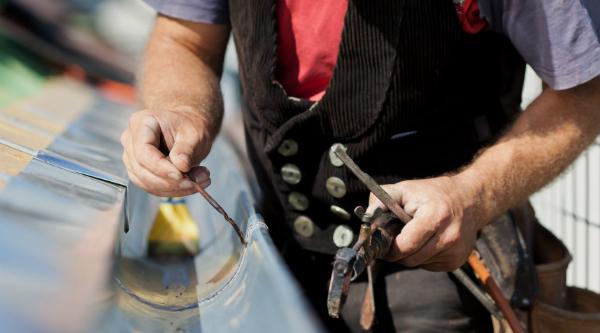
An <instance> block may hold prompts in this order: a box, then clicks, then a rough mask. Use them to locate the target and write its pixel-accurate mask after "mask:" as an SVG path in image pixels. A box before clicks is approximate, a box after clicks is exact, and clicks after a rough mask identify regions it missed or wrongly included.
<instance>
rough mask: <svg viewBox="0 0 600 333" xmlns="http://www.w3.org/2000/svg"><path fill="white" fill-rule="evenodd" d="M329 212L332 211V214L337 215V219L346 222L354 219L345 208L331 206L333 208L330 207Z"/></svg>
mask: <svg viewBox="0 0 600 333" xmlns="http://www.w3.org/2000/svg"><path fill="white" fill-rule="evenodd" d="M329 210H331V212H332V213H333V214H335V215H336V216H337V217H339V218H341V219H344V220H346V221H347V220H350V219H351V218H352V215H350V213H348V211H346V210H345V209H344V208H342V207H340V206H336V205H331V207H329Z"/></svg>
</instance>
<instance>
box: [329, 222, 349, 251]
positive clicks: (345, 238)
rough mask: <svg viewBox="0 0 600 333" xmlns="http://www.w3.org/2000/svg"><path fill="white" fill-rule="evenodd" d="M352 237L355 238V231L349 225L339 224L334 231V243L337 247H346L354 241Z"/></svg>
mask: <svg viewBox="0 0 600 333" xmlns="http://www.w3.org/2000/svg"><path fill="white" fill-rule="evenodd" d="M352 239H354V232H352V229H350V227H349V226H347V225H343V224H341V225H338V226H337V228H335V230H334V231H333V243H334V244H335V245H336V246H337V247H345V246H348V245H350V243H352Z"/></svg>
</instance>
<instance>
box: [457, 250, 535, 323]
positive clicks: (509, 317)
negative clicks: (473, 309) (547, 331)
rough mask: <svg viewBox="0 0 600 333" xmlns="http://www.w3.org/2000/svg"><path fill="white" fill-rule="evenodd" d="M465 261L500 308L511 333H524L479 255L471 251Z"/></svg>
mask: <svg viewBox="0 0 600 333" xmlns="http://www.w3.org/2000/svg"><path fill="white" fill-rule="evenodd" d="M467 261H468V263H469V265H470V266H471V268H473V271H474V272H475V274H476V275H477V277H478V278H479V280H480V281H481V283H482V284H483V286H484V287H485V289H486V290H487V292H488V293H489V294H490V296H491V297H492V299H493V300H494V302H496V305H497V306H498V308H500V311H501V312H502V314H503V315H504V318H506V321H507V322H508V325H509V326H510V328H511V329H512V331H513V332H514V333H525V331H524V329H523V325H522V324H521V322H520V321H519V319H518V318H517V315H516V313H515V312H514V310H513V309H512V307H511V306H510V304H509V303H508V300H507V299H506V298H505V297H504V294H502V290H500V287H498V284H496V281H494V278H492V276H491V274H490V271H489V270H488V269H487V267H485V265H484V264H483V262H482V261H481V260H480V259H479V253H477V252H476V251H473V252H472V253H471V255H470V256H469V259H468V260H467Z"/></svg>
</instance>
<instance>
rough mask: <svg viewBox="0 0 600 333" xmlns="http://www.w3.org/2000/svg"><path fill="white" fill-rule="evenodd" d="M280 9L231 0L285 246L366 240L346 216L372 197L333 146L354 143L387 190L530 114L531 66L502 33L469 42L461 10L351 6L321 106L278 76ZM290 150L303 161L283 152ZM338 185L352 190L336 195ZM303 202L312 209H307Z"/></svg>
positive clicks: (450, 161) (454, 162)
mask: <svg viewBox="0 0 600 333" xmlns="http://www.w3.org/2000/svg"><path fill="white" fill-rule="evenodd" d="M276 2H277V0H230V13H231V14H230V15H231V25H232V31H233V35H234V38H235V43H236V47H237V53H238V57H239V64H240V77H241V82H242V88H243V95H244V102H245V108H244V118H245V129H246V134H247V139H248V152H249V157H250V159H251V161H252V164H253V165H254V168H255V171H256V174H257V178H258V181H259V185H260V187H261V189H262V190H263V192H264V196H263V207H262V210H263V212H264V214H265V215H266V216H265V218H266V221H267V222H268V223H269V226H270V227H271V229H272V231H273V232H275V233H277V235H276V237H275V239H276V240H279V241H281V240H282V239H284V238H285V235H294V238H295V239H296V240H297V241H298V242H299V243H300V244H301V245H302V246H303V247H305V248H307V249H311V250H315V251H320V252H330V253H333V252H334V251H335V250H336V249H337V247H336V245H334V242H333V239H334V237H337V240H336V242H337V243H338V245H339V244H340V240H341V243H347V241H348V236H349V235H350V238H352V237H354V239H356V235H357V233H356V231H357V230H358V226H359V221H358V219H357V218H355V217H351V219H350V220H348V219H347V218H348V214H344V213H345V212H352V210H353V209H354V207H355V206H356V205H365V206H366V205H367V199H368V191H367V189H366V188H365V187H364V185H363V184H362V183H360V182H359V181H358V180H357V179H356V178H355V177H354V176H353V175H352V174H350V172H349V171H348V170H347V169H346V168H345V167H343V166H342V167H338V166H335V165H333V164H332V163H331V161H330V158H329V154H328V152H329V148H330V147H331V145H332V144H334V143H337V142H340V143H343V144H345V145H346V146H347V147H348V153H349V155H350V156H351V157H352V158H353V159H355V161H356V162H357V164H358V165H359V166H361V167H362V168H363V170H364V171H365V172H367V173H369V174H370V175H372V176H373V178H375V180H377V181H378V182H379V183H381V184H388V183H395V182H398V181H400V180H403V179H410V178H422V177H431V176H435V175H439V174H442V173H445V172H448V171H452V170H454V169H456V168H458V167H460V166H462V165H464V164H465V163H468V162H469V161H470V160H471V159H472V158H473V155H474V154H475V153H476V152H477V151H478V150H479V149H480V148H481V147H482V146H483V145H484V144H486V142H489V140H492V139H493V138H494V137H495V136H497V134H498V133H499V132H500V131H501V130H502V129H503V128H505V127H506V125H507V124H508V123H509V122H510V120H511V119H512V118H513V116H514V114H515V113H516V112H517V111H518V110H519V104H520V92H521V88H522V80H523V72H524V63H523V61H522V59H521V58H520V56H519V55H518V54H517V53H516V51H515V50H514V49H513V47H512V45H511V44H510V43H509V42H508V40H507V39H506V38H505V37H503V36H501V35H499V34H497V33H494V32H491V31H486V32H483V33H479V34H476V35H470V34H467V33H465V32H463V31H462V29H461V27H460V25H459V23H458V19H457V15H456V11H455V8H454V5H453V4H452V1H450V0H446V1H442V0H377V1H369V0H349V1H348V10H347V13H346V17H345V21H344V30H343V32H342V40H341V43H340V46H339V55H338V59H337V64H336V68H335V70H334V73H333V77H332V79H331V82H330V84H329V87H328V89H327V91H326V93H325V95H324V96H323V98H322V99H321V100H320V101H319V102H318V103H311V102H309V101H307V100H300V99H297V98H293V97H289V96H287V94H286V92H285V90H284V89H283V87H282V86H281V85H280V84H279V83H278V82H277V81H276V80H275V77H274V73H275V66H276V63H277V61H276V60H277V55H276V48H277V20H276V14H275V13H276V12H275V5H276ZM318 42H319V41H318V40H316V41H315V43H318ZM286 140H293V141H294V142H295V143H297V151H296V149H294V148H295V147H289V146H288V147H283V148H286V149H287V150H286V149H284V150H283V151H284V153H283V154H282V149H280V146H281V144H282V143H284V142H287V143H288V144H289V141H286ZM290 153H293V154H290ZM284 166H286V167H288V169H289V167H290V166H291V167H297V168H298V170H299V171H300V174H301V178H300V181H299V182H297V183H295V181H296V180H298V179H297V177H296V179H295V180H294V181H292V183H295V184H290V183H289V182H286V181H284V177H282V168H283V167H284ZM296 176H298V175H296ZM330 177H337V178H339V179H340V180H342V182H343V185H344V186H343V187H345V191H342V190H343V189H342V190H340V188H339V186H338V187H336V190H337V192H336V193H337V195H335V196H334V195H332V194H331V193H332V192H331V191H328V190H327V187H326V184H327V181H328V180H330ZM343 192H345V194H344V195H343V196H340V194H342V193H343ZM291 194H293V197H290V195H291ZM302 196H304V197H305V198H306V199H308V201H307V202H305V201H302V200H301V201H302V202H300V203H298V197H300V198H302ZM294 203H295V204H294ZM306 204H308V207H307V208H306V209H303V210H299V209H298V208H301V209H302V208H305V207H304V206H306ZM332 206H335V207H332ZM340 209H343V210H344V211H340ZM300 216H302V217H303V218H301V219H300V221H299V220H298V217H300ZM304 217H308V218H309V219H310V221H308V220H307V219H306V218H304ZM283 219H285V220H286V221H287V223H284V221H282V220H283ZM307 221H308V222H307ZM339 225H345V226H348V227H349V228H350V229H353V230H354V233H353V235H352V234H351V233H349V232H348V230H349V229H348V228H345V227H344V228H342V229H344V230H339V229H340V228H339ZM336 230H337V231H336ZM290 231H291V232H290ZM342 234H343V235H342ZM340 237H342V239H340Z"/></svg>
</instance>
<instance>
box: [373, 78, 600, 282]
mask: <svg viewBox="0 0 600 333" xmlns="http://www.w3.org/2000/svg"><path fill="white" fill-rule="evenodd" d="M599 133H600V78H596V79H594V80H592V81H590V82H587V83H585V84H583V85H580V86H578V87H575V88H573V89H569V90H565V91H554V90H551V89H546V90H545V91H544V92H543V93H542V94H541V95H540V96H539V97H538V98H537V99H536V100H535V101H534V103H532V104H531V105H530V106H529V107H528V108H527V110H526V111H525V112H523V113H522V114H521V115H520V117H519V118H518V119H517V121H516V122H515V124H514V125H513V126H512V128H511V129H510V130H509V131H508V132H507V133H506V134H505V135H504V136H502V138H501V139H500V140H498V142H497V143H495V144H494V145H492V146H490V147H489V148H487V149H485V150H484V151H482V152H481V153H480V154H479V156H478V157H477V158H476V159H475V160H474V161H473V162H472V163H471V164H470V165H468V166H466V167H465V168H463V169H462V170H461V171H459V172H456V173H455V174H453V175H447V176H441V177H436V178H431V179H424V180H412V181H405V182H400V183H397V184H392V185H387V186H385V188H386V190H387V191H388V192H390V194H391V195H392V197H394V198H395V199H396V200H398V201H399V202H400V204H401V205H403V206H404V208H405V209H406V211H407V212H408V213H409V214H411V215H412V216H413V220H411V221H410V222H409V223H408V224H407V226H406V227H405V228H404V230H403V231H402V233H401V234H400V235H399V236H398V237H397V238H396V244H395V245H396V246H395V247H394V248H393V250H392V253H391V254H390V255H391V258H392V260H394V261H399V262H400V263H402V264H404V265H407V266H420V265H421V266H423V267H424V268H427V269H430V270H436V271H449V270H452V269H455V268H457V267H458V266H460V265H462V264H463V263H464V262H465V259H466V257H467V256H468V254H469V253H470V252H471V250H472V249H473V245H474V242H475V238H476V234H477V231H478V230H479V229H481V228H482V227H484V226H485V225H486V224H488V223H490V222H491V221H493V220H494V218H496V217H498V216H499V215H501V214H503V213H504V212H505V211H506V210H507V209H509V208H511V207H514V206H515V205H517V204H518V203H519V202H522V201H524V200H526V199H527V197H528V196H530V195H531V194H533V193H534V192H535V191H537V190H539V189H540V188H541V187H543V186H544V185H546V184H547V183H549V182H550V181H551V180H552V179H554V178H555V177H556V176H558V175H559V174H560V173H561V172H562V171H563V170H564V169H565V168H566V167H567V166H568V165H569V164H570V163H572V162H573V160H574V159H575V158H576V157H577V156H578V155H579V154H580V153H581V152H582V150H583V149H585V147H586V146H588V145H589V144H590V143H591V142H592V141H593V140H594V138H596V137H597V136H598V134H599ZM370 201H371V204H370V207H369V208H370V209H374V208H375V207H377V206H382V204H381V203H380V202H379V201H378V200H377V199H376V198H374V196H373V195H371V199H370Z"/></svg>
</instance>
